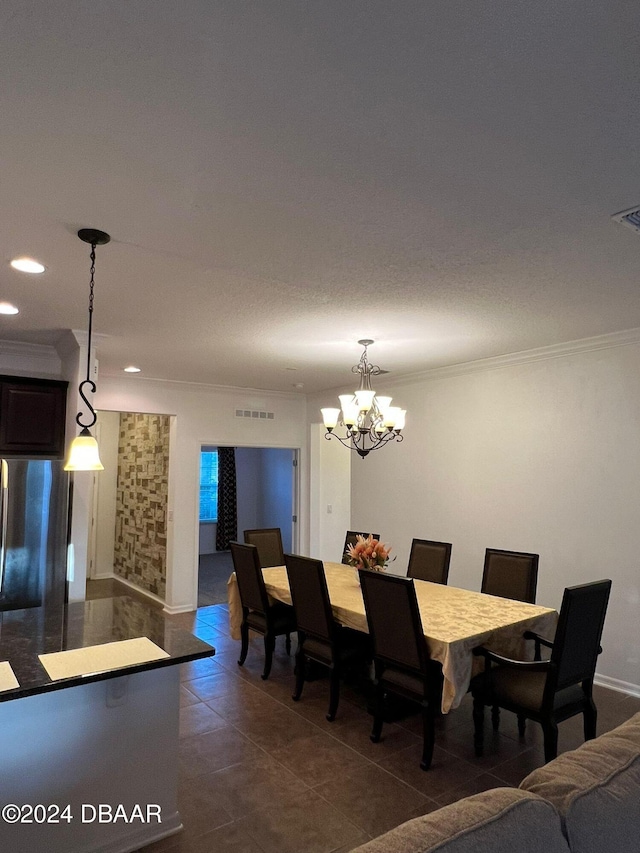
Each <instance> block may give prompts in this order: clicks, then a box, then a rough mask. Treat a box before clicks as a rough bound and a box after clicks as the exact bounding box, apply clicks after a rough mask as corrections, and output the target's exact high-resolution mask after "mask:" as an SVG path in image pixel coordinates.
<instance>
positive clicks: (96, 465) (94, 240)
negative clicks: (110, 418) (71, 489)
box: [64, 228, 111, 471]
mask: <svg viewBox="0 0 640 853" xmlns="http://www.w3.org/2000/svg"><path fill="white" fill-rule="evenodd" d="M78 237H79V238H80V239H81V240H82V241H83V242H84V243H89V244H90V245H91V255H90V258H91V269H90V274H91V280H90V283H89V331H88V334H87V378H86V379H84V380H83V381H82V382H81V383H80V385H79V387H78V393H79V394H80V396H81V397H82V399H83V400H84V402H85V403H86V404H87V407H88V409H89V414H88V418H89V420H88V423H83V421H82V412H78V414H77V415H76V423H77V424H78V426H79V427H82V429H81V431H80V434H79V435H78V436H76V438H74V439H73V441H72V442H71V447H70V448H69V457H68V459H67V462H66V464H65V466H64V470H65V471H104V465H103V464H102V462H101V461H100V455H99V453H98V442H97V441H96V440H95V438H94V437H93V436H92V435H91V432H90V427H92V426H93V425H94V424H95V422H96V421H97V419H98V416H97V415H96V412H95V409H94V408H93V406H92V405H91V401H90V400H89V399H88V398H87V396H86V394H85V389H86V388H88V389H89V391H90V392H91V393H92V394H95V391H96V383H95V382H94V381H93V379H92V378H91V331H92V326H93V276H94V273H95V269H96V246H104V245H105V244H106V243H108V242H109V241H110V240H111V237H110V236H109V235H108V234H105V232H104V231H97V230H96V229H95V228H81V229H80V231H78Z"/></svg>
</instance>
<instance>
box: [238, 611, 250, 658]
mask: <svg viewBox="0 0 640 853" xmlns="http://www.w3.org/2000/svg"><path fill="white" fill-rule="evenodd" d="M240 639H241V640H242V646H241V647H240V657H239V658H238V666H242V664H243V663H244V662H245V661H246V659H247V652H248V651H249V626H248V625H247V623H246V622H244V621H243V622H242V625H241V626H240Z"/></svg>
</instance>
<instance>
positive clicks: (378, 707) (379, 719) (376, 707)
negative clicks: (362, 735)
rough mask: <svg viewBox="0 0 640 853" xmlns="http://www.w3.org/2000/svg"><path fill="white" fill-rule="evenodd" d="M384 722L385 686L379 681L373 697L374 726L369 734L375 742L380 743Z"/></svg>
mask: <svg viewBox="0 0 640 853" xmlns="http://www.w3.org/2000/svg"><path fill="white" fill-rule="evenodd" d="M383 723H384V688H383V687H382V686H381V685H380V684H379V683H378V684H377V685H376V688H375V694H374V699H373V728H372V729H371V734H370V735H369V738H370V740H371V741H372V742H373V743H379V742H380V738H381V736H382V724H383Z"/></svg>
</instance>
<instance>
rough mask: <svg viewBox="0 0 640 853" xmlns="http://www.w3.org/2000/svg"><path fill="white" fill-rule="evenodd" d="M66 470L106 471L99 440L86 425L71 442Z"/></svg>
mask: <svg viewBox="0 0 640 853" xmlns="http://www.w3.org/2000/svg"><path fill="white" fill-rule="evenodd" d="M64 470H65V471H104V465H103V464H102V462H101V461H100V454H99V452H98V442H97V441H96V440H95V438H94V437H93V436H92V435H91V433H90V432H89V430H88V429H87V427H85V428H84V429H83V430H82V432H81V433H80V435H78V436H76V437H75V438H74V439H73V441H72V442H71V447H70V448H69V456H68V458H67V462H66V464H65V466H64Z"/></svg>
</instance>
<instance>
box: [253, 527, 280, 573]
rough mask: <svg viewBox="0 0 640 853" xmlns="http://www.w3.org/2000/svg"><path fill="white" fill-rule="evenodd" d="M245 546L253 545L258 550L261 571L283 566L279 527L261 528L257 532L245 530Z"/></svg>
mask: <svg viewBox="0 0 640 853" xmlns="http://www.w3.org/2000/svg"><path fill="white" fill-rule="evenodd" d="M244 541H245V544H246V545H255V546H256V548H257V549H258V558H259V560H260V566H261V567H262V568H263V569H268V568H271V566H284V551H283V550H282V533H281V532H280V528H279V527H263V528H261V529H258V530H245V531H244Z"/></svg>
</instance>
